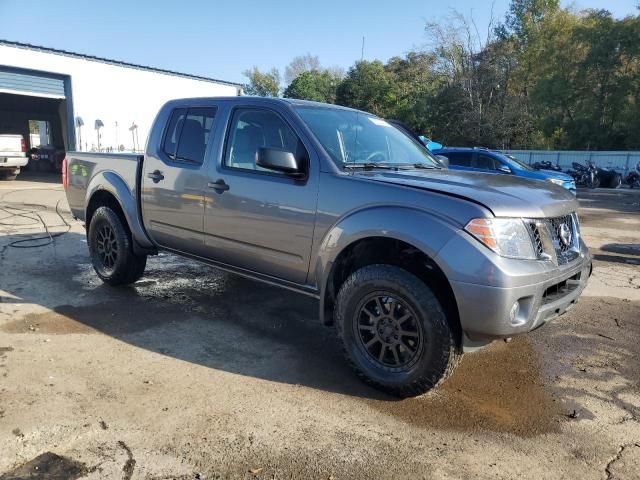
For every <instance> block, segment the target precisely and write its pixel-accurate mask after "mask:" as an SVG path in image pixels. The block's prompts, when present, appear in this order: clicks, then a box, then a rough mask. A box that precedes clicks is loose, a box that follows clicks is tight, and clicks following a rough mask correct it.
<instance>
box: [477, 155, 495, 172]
mask: <svg viewBox="0 0 640 480" xmlns="http://www.w3.org/2000/svg"><path fill="white" fill-rule="evenodd" d="M476 168H481V169H482V170H495V168H496V166H495V161H494V160H493V158H491V157H490V156H488V155H483V154H478V158H477V160H476Z"/></svg>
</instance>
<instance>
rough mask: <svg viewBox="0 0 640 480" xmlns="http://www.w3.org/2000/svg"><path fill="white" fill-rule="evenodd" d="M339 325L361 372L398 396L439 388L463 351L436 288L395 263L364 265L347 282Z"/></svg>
mask: <svg viewBox="0 0 640 480" xmlns="http://www.w3.org/2000/svg"><path fill="white" fill-rule="evenodd" d="M385 298H386V300H385ZM392 299H393V300H394V302H391V301H390V300H392ZM385 302H386V303H385ZM381 309H382V310H384V311H383V312H382V311H381ZM403 319H404V320H403ZM335 325H336V330H337V333H338V336H339V337H340V339H341V340H342V345H343V349H344V353H345V356H346V358H347V360H348V362H349V363H350V364H351V366H352V367H353V369H354V370H355V372H356V374H357V375H358V376H359V377H360V378H361V379H362V380H363V381H364V382H365V383H367V384H369V385H371V386H373V387H375V388H377V389H379V390H382V391H384V392H386V393H389V394H391V395H394V396H397V397H401V398H406V397H412V396H416V395H421V394H423V393H425V392H427V391H429V390H430V389H432V388H435V387H436V386H438V385H439V384H440V383H441V382H442V381H443V380H445V379H446V378H447V377H448V376H449V375H450V374H451V373H452V372H453V370H454V369H455V367H456V365H457V364H458V362H459V360H460V359H461V357H462V352H461V351H460V349H459V347H458V345H457V344H456V341H455V338H454V334H453V331H452V329H451V327H450V326H449V323H448V321H447V318H446V315H445V312H444V309H443V308H442V306H441V305H440V302H439V301H438V299H437V298H436V296H435V295H434V293H433V292H432V291H431V289H430V288H429V287H428V286H427V285H425V284H424V283H423V282H422V281H421V280H420V279H418V278H417V277H415V276H414V275H413V274H411V273H409V272H407V271H406V270H403V269H402V268H399V267H396V266H393V265H369V266H366V267H363V268H361V269H359V270H357V271H356V272H354V273H353V274H352V275H351V276H350V277H349V278H348V279H347V280H346V281H345V282H344V283H343V284H342V286H341V288H340V291H339V293H338V297H337V299H336V308H335ZM400 327H401V328H400ZM403 333H404V334H403ZM409 334H410V335H409ZM374 339H375V340H374ZM378 345H380V346H379V347H377V346H378ZM385 347H386V349H384V348H385ZM383 349H384V350H383Z"/></svg>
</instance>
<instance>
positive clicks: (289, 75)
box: [284, 53, 321, 85]
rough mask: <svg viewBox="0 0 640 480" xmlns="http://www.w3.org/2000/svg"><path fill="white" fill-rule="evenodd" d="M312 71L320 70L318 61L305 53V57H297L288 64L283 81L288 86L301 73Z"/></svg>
mask: <svg viewBox="0 0 640 480" xmlns="http://www.w3.org/2000/svg"><path fill="white" fill-rule="evenodd" d="M314 70H316V71H319V70H321V66H320V59H319V58H318V57H317V55H311V54H310V53H307V54H306V55H299V56H297V57H294V58H293V60H291V62H289V65H287V68H286V69H285V71H284V80H285V82H286V83H287V85H289V84H291V82H293V81H294V80H295V79H296V78H297V77H298V75H300V74H301V73H304V72H311V71H314Z"/></svg>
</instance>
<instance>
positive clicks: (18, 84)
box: [0, 67, 65, 98]
mask: <svg viewBox="0 0 640 480" xmlns="http://www.w3.org/2000/svg"><path fill="white" fill-rule="evenodd" d="M0 92H3V93H15V94H18V95H29V96H34V97H48V98H65V94H64V80H63V79H62V78H56V77H49V76H46V75H38V74H30V73H16V72H10V71H6V70H4V71H3V70H2V67H0Z"/></svg>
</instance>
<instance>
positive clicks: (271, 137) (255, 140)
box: [225, 108, 305, 175]
mask: <svg viewBox="0 0 640 480" xmlns="http://www.w3.org/2000/svg"><path fill="white" fill-rule="evenodd" d="M262 147H265V148H277V149H280V150H285V151H288V152H291V153H293V154H294V155H295V156H296V158H298V159H301V158H303V157H305V153H304V147H303V145H302V142H301V141H300V139H299V138H298V136H297V135H296V134H295V132H294V131H293V130H292V129H291V127H289V125H287V124H286V123H285V121H284V120H283V119H282V118H281V117H280V115H278V114H277V113H275V112H273V111H270V110H264V109H249V108H242V109H238V110H236V111H235V113H234V114H233V119H232V121H231V129H230V130H229V141H228V145H227V151H226V155H225V165H226V166H228V167H232V168H239V169H243V170H256V171H263V172H269V173H272V174H276V175H278V174H281V175H282V173H281V172H275V171H274V170H269V169H266V168H262V167H260V166H259V165H256V158H257V154H258V149H260V148H262Z"/></svg>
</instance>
